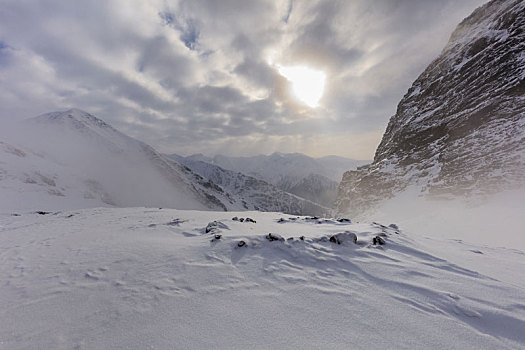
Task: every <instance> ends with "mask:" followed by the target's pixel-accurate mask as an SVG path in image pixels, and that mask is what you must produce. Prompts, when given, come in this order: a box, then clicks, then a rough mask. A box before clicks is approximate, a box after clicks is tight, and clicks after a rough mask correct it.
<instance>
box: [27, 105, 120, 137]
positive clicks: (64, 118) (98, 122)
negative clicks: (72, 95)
mask: <svg viewBox="0 0 525 350" xmlns="http://www.w3.org/2000/svg"><path fill="white" fill-rule="evenodd" d="M29 121H32V122H36V123H40V124H62V125H67V124H68V125H70V126H73V127H75V128H91V129H111V130H113V131H116V130H115V129H114V128H113V127H112V126H111V125H109V124H107V123H106V122H104V121H103V120H102V119H99V118H97V117H95V116H94V115H93V114H90V113H88V112H86V111H83V110H81V109H78V108H71V109H68V110H66V111H57V112H51V113H45V114H42V115H39V116H37V117H35V118H31V119H29Z"/></svg>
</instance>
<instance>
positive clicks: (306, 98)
mask: <svg viewBox="0 0 525 350" xmlns="http://www.w3.org/2000/svg"><path fill="white" fill-rule="evenodd" d="M279 73H280V74H281V75H282V76H284V77H285V78H286V79H288V80H289V81H290V82H291V83H292V91H293V93H294V94H295V96H296V97H297V99H299V101H301V102H303V103H304V104H306V105H307V106H309V107H312V108H313V107H317V106H318V105H319V100H320V99H321V97H322V96H323V92H324V85H325V80H326V75H325V74H324V72H322V71H319V70H315V69H311V68H308V67H305V66H293V67H279Z"/></svg>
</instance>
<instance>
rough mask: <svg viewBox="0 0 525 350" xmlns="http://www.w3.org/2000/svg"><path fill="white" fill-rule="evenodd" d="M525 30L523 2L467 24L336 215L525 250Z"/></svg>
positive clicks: (488, 8) (499, 5)
mask: <svg viewBox="0 0 525 350" xmlns="http://www.w3.org/2000/svg"><path fill="white" fill-rule="evenodd" d="M524 29H525V2H523V1H516V0H515V1H503V0H496V1H491V2H489V3H488V4H486V5H484V6H482V7H480V8H478V9H477V10H476V11H474V13H472V15H470V16H469V17H467V18H466V19H465V20H463V21H462V22H461V23H460V24H459V25H458V27H457V28H456V30H455V31H454V33H452V35H451V38H450V41H449V43H448V44H447V46H446V47H445V48H444V49H443V51H442V53H441V55H440V56H439V57H438V58H436V59H435V60H434V61H433V62H432V63H431V64H430V65H429V67H428V68H427V69H426V70H425V71H424V72H423V73H422V74H421V75H420V76H419V78H418V79H417V80H416V81H415V82H414V84H413V85H412V87H411V88H410V89H409V90H408V92H407V93H406V95H405V96H404V97H403V99H402V100H401V102H400V103H399V105H398V108H397V113H396V115H394V116H393V117H392V118H391V119H390V122H389V124H388V127H387V129H386V132H385V134H384V136H383V139H382V141H381V144H380V145H379V147H378V148H377V150H376V154H375V157H374V161H373V162H372V164H370V165H369V166H365V167H361V168H359V169H358V170H357V171H349V172H347V173H345V174H344V176H343V180H342V182H341V185H340V187H339V194H338V198H337V202H336V204H335V212H336V213H339V214H340V215H342V214H345V215H350V216H352V217H360V218H371V217H374V218H377V219H379V218H385V219H386V218H394V217H395V218H396V219H397V220H398V221H401V222H406V223H407V224H408V225H411V224H413V223H414V222H417V223H416V224H415V225H414V226H412V228H413V229H416V228H418V229H424V230H425V231H427V232H429V231H434V232H435V233H436V234H447V235H451V236H456V237H457V236H461V237H463V238H466V237H468V238H469V239H472V240H475V239H482V238H487V237H492V239H491V243H493V244H501V243H498V241H501V240H502V239H504V240H510V239H512V240H513V241H515V242H516V241H519V242H520V246H522V247H523V246H525V238H524V236H525V235H524V234H523V233H524V232H523V229H522V228H521V227H520V226H519V225H518V224H517V221H516V220H517V219H518V218H520V217H521V214H520V213H522V212H523V209H524V206H523V201H522V200H521V199H520V198H523V193H524V192H525V191H524V190H523V188H524V184H525V54H524V52H525V30H524ZM501 192H504V193H501ZM415 213H417V216H420V219H419V220H414V214H415ZM444 217H446V220H444V219H443V218H444ZM465 218H470V219H469V222H468V223H467V222H466V221H465ZM432 223H434V224H432ZM511 232H521V234H520V235H519V237H513V234H512V233H511ZM512 237H513V238H512ZM507 244H508V243H507Z"/></svg>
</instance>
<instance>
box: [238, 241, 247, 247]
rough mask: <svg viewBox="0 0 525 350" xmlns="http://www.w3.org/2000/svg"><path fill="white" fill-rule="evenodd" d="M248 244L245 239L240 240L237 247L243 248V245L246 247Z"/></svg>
mask: <svg viewBox="0 0 525 350" xmlns="http://www.w3.org/2000/svg"><path fill="white" fill-rule="evenodd" d="M244 246H246V242H245V241H239V243H237V247H239V248H241V247H244Z"/></svg>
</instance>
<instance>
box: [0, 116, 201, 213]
mask: <svg viewBox="0 0 525 350" xmlns="http://www.w3.org/2000/svg"><path fill="white" fill-rule="evenodd" d="M68 122H69V120H66V123H61V124H60V123H59V124H53V123H51V124H50V123H49V121H48V120H45V119H44V120H37V119H30V120H26V121H23V122H20V123H12V124H10V125H9V127H6V128H3V129H2V132H1V133H0V140H1V141H2V142H3V148H4V149H2V151H5V152H2V153H1V156H2V158H0V160H1V163H0V168H3V169H4V173H5V175H4V183H6V181H8V182H9V183H11V184H16V185H13V186H9V185H8V184H7V185H5V186H4V187H3V188H2V191H3V193H4V195H3V196H2V197H3V200H2V201H1V202H2V203H1V204H2V209H3V210H7V209H8V208H9V209H26V210H60V209H71V208H85V207H94V206H119V207H136V206H146V207H169V208H178V209H201V210H205V209H206V206H205V205H204V204H202V203H200V202H199V201H197V200H195V198H194V197H195V195H194V194H193V193H192V192H191V190H189V189H187V188H185V184H184V179H183V178H182V177H180V176H177V174H176V171H175V169H163V167H164V168H169V167H170V164H169V163H166V164H160V163H162V162H164V161H166V160H164V159H162V158H161V156H160V155H159V154H158V153H156V152H155V151H154V150H153V149H151V148H150V147H149V146H147V145H145V144H143V143H141V142H139V141H137V140H134V139H132V138H130V137H128V136H126V135H123V134H121V133H119V132H118V131H116V130H115V129H113V128H110V127H102V128H91V127H89V126H88V127H86V126H85V125H82V124H79V125H75V124H74V123H73V124H70V123H68Z"/></svg>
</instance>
